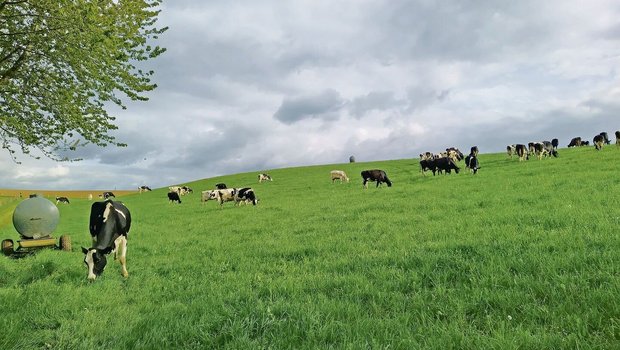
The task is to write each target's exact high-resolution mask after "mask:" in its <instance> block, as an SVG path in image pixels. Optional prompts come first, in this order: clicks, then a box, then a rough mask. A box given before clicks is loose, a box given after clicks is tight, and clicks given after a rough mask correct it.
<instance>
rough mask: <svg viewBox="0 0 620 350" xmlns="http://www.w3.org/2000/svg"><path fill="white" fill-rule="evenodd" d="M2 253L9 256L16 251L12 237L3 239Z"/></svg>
mask: <svg viewBox="0 0 620 350" xmlns="http://www.w3.org/2000/svg"><path fill="white" fill-rule="evenodd" d="M2 253H4V255H6V256H9V255H12V254H13V253H15V250H14V249H13V240H12V239H5V240H3V241H2Z"/></svg>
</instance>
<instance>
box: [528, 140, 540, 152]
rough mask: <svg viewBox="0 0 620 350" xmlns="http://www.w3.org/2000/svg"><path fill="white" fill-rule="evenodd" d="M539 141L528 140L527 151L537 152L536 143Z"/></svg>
mask: <svg viewBox="0 0 620 350" xmlns="http://www.w3.org/2000/svg"><path fill="white" fill-rule="evenodd" d="M537 143H539V142H528V143H527V152H528V153H529V154H536V144H537Z"/></svg>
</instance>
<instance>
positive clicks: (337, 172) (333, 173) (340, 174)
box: [329, 170, 349, 183]
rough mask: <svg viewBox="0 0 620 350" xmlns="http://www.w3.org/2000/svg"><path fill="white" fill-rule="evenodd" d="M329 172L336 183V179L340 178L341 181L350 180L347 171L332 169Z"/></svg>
mask: <svg viewBox="0 0 620 350" xmlns="http://www.w3.org/2000/svg"><path fill="white" fill-rule="evenodd" d="M329 174H330V176H331V178H332V183H334V181H336V180H340V183H342V182H344V181H346V182H349V177H348V176H347V173H345V172H344V171H342V170H332V171H331V172H330V173H329Z"/></svg>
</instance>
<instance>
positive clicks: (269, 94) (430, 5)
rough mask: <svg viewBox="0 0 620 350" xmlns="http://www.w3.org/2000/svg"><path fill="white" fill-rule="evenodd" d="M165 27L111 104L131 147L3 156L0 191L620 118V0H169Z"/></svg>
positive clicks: (557, 134) (364, 153)
mask: <svg viewBox="0 0 620 350" xmlns="http://www.w3.org/2000/svg"><path fill="white" fill-rule="evenodd" d="M158 24H159V26H168V27H169V29H168V31H167V32H165V34H163V35H162V36H161V37H160V40H159V41H158V42H157V44H158V45H160V46H163V47H166V48H167V51H166V52H165V53H164V54H163V55H161V56H160V57H158V58H156V59H155V60H152V61H150V62H148V63H147V64H146V65H145V66H144V67H146V68H152V69H154V70H155V76H154V79H153V80H154V82H155V83H157V85H158V88H157V89H156V90H154V91H152V92H150V93H148V94H147V96H148V97H149V101H147V102H136V103H127V106H128V108H127V109H126V110H120V109H115V108H110V111H111V112H112V114H113V115H114V116H116V117H117V120H116V124H117V125H118V127H119V129H118V130H116V131H115V132H114V133H113V134H114V135H115V136H116V137H117V139H118V141H120V142H125V143H127V144H128V146H127V147H122V148H117V147H105V148H96V147H90V146H87V147H84V148H78V151H76V156H78V157H83V158H84V160H82V161H79V162H70V163H68V162H62V163H57V162H53V161H50V160H45V159H43V160H35V159H31V158H29V157H27V156H21V157H19V155H18V157H19V160H20V161H21V162H22V164H15V163H14V162H13V161H12V160H11V158H10V156H9V155H8V154H1V153H0V179H2V180H1V181H2V183H0V187H3V188H18V189H50V190H54V189H65V190H67V189H103V190H114V189H136V188H137V187H138V186H141V185H148V186H150V187H153V188H158V187H166V186H169V185H176V184H183V183H185V182H189V181H193V180H198V179H203V178H207V177H213V176H219V175H226V174H234V173H240V172H257V173H258V172H263V171H269V170H270V169H274V168H283V167H291V166H304V165H315V164H333V163H347V162H348V159H349V156H351V155H353V156H355V158H356V160H357V161H374V160H389V159H404V158H417V157H418V155H419V154H420V153H422V152H425V151H430V152H433V153H438V152H440V151H442V150H445V148H447V147H458V148H460V149H461V150H462V151H463V152H464V153H467V152H468V150H469V148H470V147H471V146H474V145H476V146H478V148H479V149H480V152H481V153H495V152H504V151H505V149H506V145H508V144H513V143H527V142H530V141H542V140H551V139H552V138H558V139H559V140H560V146H561V147H566V145H568V143H569V141H570V139H571V138H572V137H575V136H581V137H583V138H584V139H588V140H591V139H592V137H593V136H594V135H595V134H598V133H600V132H602V131H605V132H608V133H609V135H610V136H613V133H614V132H615V131H616V130H620V76H619V72H618V68H620V2H618V1H617V0H591V1H582V0H547V1H538V0H536V1H534V0H520V1H485V0H480V1H472V0H470V1H466V0H447V1H430V0H412V1H402V0H389V1H388V0H384V1H378V0H376V1H375V0H343V1H323V0H299V1H286V2H285V1H279V0H278V1H276V0H273V1H270V0H265V1H254V0H240V1H234V2H233V1H216V0H214V1H204V0H167V1H164V4H163V5H162V7H161V13H160V16H159V21H158ZM612 142H613V137H612ZM560 157H561V150H560Z"/></svg>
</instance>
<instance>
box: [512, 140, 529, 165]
mask: <svg viewBox="0 0 620 350" xmlns="http://www.w3.org/2000/svg"><path fill="white" fill-rule="evenodd" d="M515 152H516V154H517V156H519V161H520V162H521V161H524V160H529V159H530V155H529V153H528V152H527V147H526V146H525V145H523V144H520V143H519V144H517V145H515Z"/></svg>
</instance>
